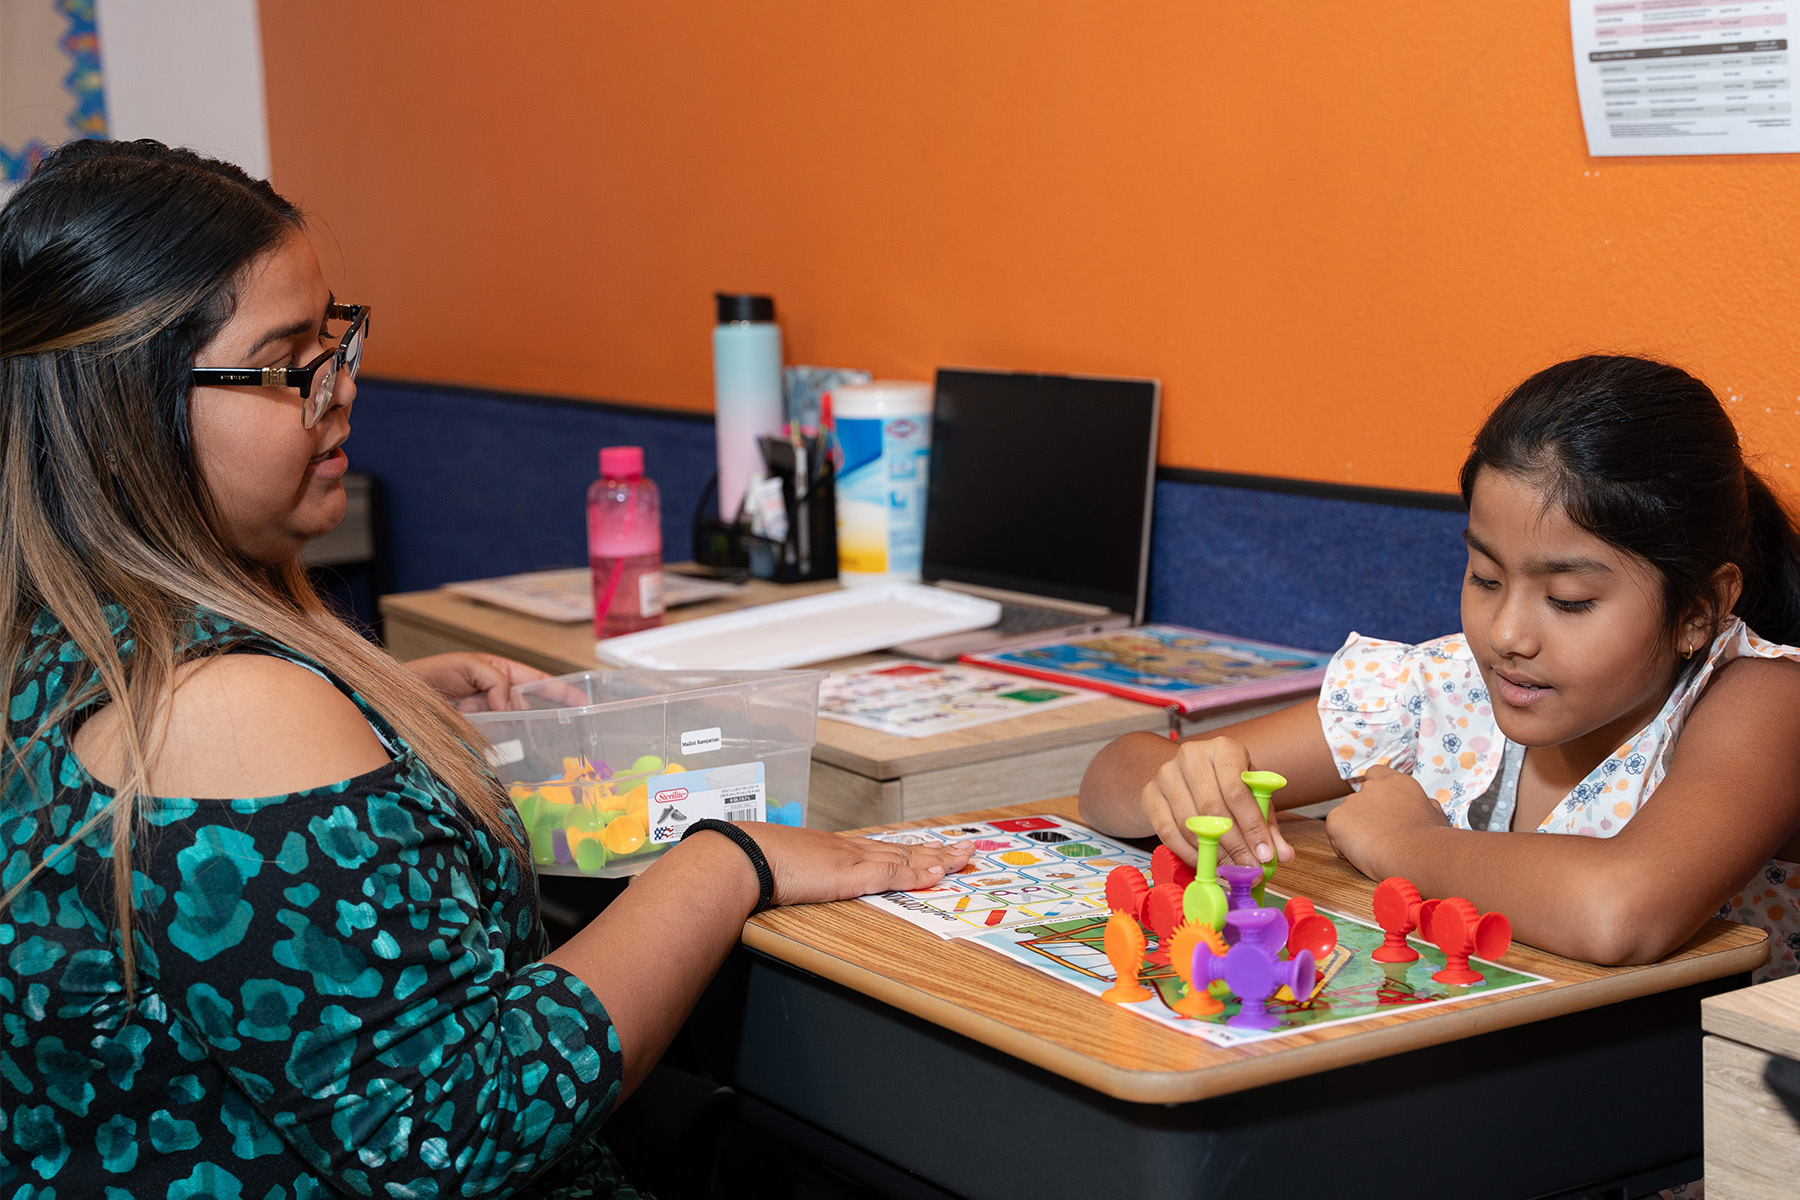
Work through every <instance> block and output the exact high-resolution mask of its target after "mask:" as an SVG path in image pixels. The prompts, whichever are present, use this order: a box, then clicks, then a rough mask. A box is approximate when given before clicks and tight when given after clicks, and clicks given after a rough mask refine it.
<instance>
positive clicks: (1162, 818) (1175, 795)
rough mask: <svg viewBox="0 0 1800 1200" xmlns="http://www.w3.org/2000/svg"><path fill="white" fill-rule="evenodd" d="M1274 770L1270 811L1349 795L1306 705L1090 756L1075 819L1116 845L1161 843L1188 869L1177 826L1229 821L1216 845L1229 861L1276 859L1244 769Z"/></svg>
mask: <svg viewBox="0 0 1800 1200" xmlns="http://www.w3.org/2000/svg"><path fill="white" fill-rule="evenodd" d="M1250 770H1256V771H1274V772H1276V773H1278V774H1280V775H1282V776H1284V777H1285V778H1286V779H1287V781H1288V782H1287V786H1286V787H1285V788H1282V789H1281V790H1280V791H1278V792H1276V793H1275V796H1274V799H1273V801H1272V803H1273V805H1274V807H1275V808H1277V809H1284V808H1294V807H1296V806H1298V805H1302V804H1314V803H1317V802H1318V801H1320V800H1329V799H1331V798H1333V797H1334V796H1342V795H1344V794H1345V793H1346V792H1348V791H1349V790H1350V785H1349V784H1347V783H1345V782H1344V781H1343V780H1342V779H1341V778H1340V777H1339V776H1338V772H1337V767H1336V765H1334V764H1333V762H1332V759H1331V751H1330V748H1329V747H1328V746H1327V745H1326V744H1325V734H1324V732H1323V730H1322V729H1321V727H1320V725H1319V710H1318V707H1317V705H1316V704H1315V702H1314V701H1312V700H1310V699H1309V700H1306V701H1303V702H1302V703H1299V704H1296V705H1294V706H1292V707H1291V708H1284V709H1282V710H1281V711H1279V712H1273V713H1269V714H1267V715H1266V716H1261V717H1254V718H1252V719H1251V720H1248V721H1240V722H1239V723H1237V724H1236V725H1228V726H1226V727H1224V728H1222V729H1214V730H1208V731H1207V732H1206V733H1205V734H1203V735H1200V736H1196V737H1194V738H1191V739H1189V740H1187V741H1184V742H1180V743H1176V742H1171V741H1169V740H1168V739H1167V738H1165V737H1159V736H1157V735H1156V734H1153V733H1128V734H1126V735H1125V736H1124V737H1122V738H1119V739H1117V740H1116V741H1114V742H1112V743H1111V744H1110V745H1108V746H1107V747H1106V748H1105V749H1103V750H1101V751H1100V753H1099V754H1097V755H1095V756H1094V761H1093V762H1092V763H1090V764H1088V769H1087V774H1086V775H1084V776H1083V777H1082V780H1081V797H1080V799H1081V815H1082V818H1083V819H1084V820H1086V821H1087V822H1088V823H1089V824H1091V825H1093V826H1094V827H1095V828H1097V829H1100V830H1102V831H1103V832H1106V833H1110V834H1113V835H1115V836H1117V837H1149V836H1151V835H1152V834H1154V835H1155V836H1157V837H1159V838H1161V839H1162V841H1163V842H1164V843H1165V844H1167V845H1168V846H1170V847H1172V848H1173V849H1174V850H1175V852H1176V853H1177V854H1179V855H1181V857H1182V858H1184V859H1186V860H1187V861H1188V862H1190V863H1191V862H1193V861H1194V837H1193V834H1191V833H1189V832H1188V829H1187V826H1186V824H1185V822H1186V820H1187V818H1189V817H1191V816H1194V815H1196V814H1200V813H1205V814H1211V815H1222V816H1229V817H1230V818H1232V821H1233V826H1232V829H1231V832H1229V833H1227V834H1226V835H1225V836H1224V837H1223V838H1221V839H1220V841H1219V847H1220V849H1221V850H1222V851H1223V852H1224V853H1225V854H1227V855H1229V856H1230V857H1231V859H1232V860H1233V861H1234V862H1238V863H1243V864H1246V865H1248V864H1250V863H1255V862H1267V861H1269V859H1270V858H1271V857H1279V858H1280V859H1281V860H1282V861H1284V862H1285V861H1286V860H1288V859H1291V858H1293V857H1294V851H1293V849H1292V847H1290V846H1289V845H1288V844H1287V841H1286V839H1284V838H1283V837H1282V836H1281V833H1280V831H1279V830H1278V829H1271V828H1270V827H1269V826H1268V824H1267V823H1265V822H1264V821H1263V819H1262V811H1261V810H1260V809H1258V808H1257V806H1256V799H1255V797H1253V796H1252V795H1251V794H1250V789H1249V788H1247V787H1245V786H1244V783H1243V780H1241V779H1240V778H1239V775H1241V774H1242V773H1243V772H1245V771H1250ZM1258 848H1260V852H1259V850H1258Z"/></svg>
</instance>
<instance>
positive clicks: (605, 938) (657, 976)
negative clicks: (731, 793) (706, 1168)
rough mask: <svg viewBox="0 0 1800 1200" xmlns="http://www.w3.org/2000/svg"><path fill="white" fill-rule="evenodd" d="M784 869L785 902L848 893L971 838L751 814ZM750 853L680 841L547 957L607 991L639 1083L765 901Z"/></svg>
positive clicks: (919, 879) (916, 882)
mask: <svg viewBox="0 0 1800 1200" xmlns="http://www.w3.org/2000/svg"><path fill="white" fill-rule="evenodd" d="M742 824H743V827H744V829H745V830H746V831H747V832H748V833H749V834H750V836H751V837H752V838H754V839H755V840H756V843H757V846H758V847H759V848H760V849H761V850H762V852H763V855H764V857H765V858H767V859H768V862H769V868H770V870H771V871H772V872H773V873H774V876H775V902H776V903H777V904H807V903H813V902H816V901H822V900H847V899H849V898H851V897H853V896H863V895H867V894H869V893H871V892H886V891H907V890H910V889H913V888H920V887H925V886H926V885H928V884H930V883H933V882H936V881H937V880H940V879H942V878H943V877H944V874H945V872H946V871H955V870H958V869H959V868H961V867H962V866H963V865H964V864H966V863H967V862H968V860H969V851H968V850H966V849H965V850H953V849H952V848H950V847H948V846H901V845H894V844H891V843H888V842H876V841H871V840H869V839H867V838H859V837H843V836H840V835H838V834H835V833H826V832H824V831H823V830H818V829H797V828H792V827H789V826H785V825H772V824H769V825H765V824H755V823H749V822H744V823H742ZM757 888H758V885H757V879H756V873H755V871H754V870H753V869H752V867H751V865H750V859H749V857H748V856H747V855H746V854H745V853H744V852H743V850H741V849H739V848H738V846H737V845H736V844H735V843H733V842H732V841H731V840H730V839H729V838H727V837H725V836H724V835H723V834H719V833H713V832H710V831H708V832H705V833H701V834H697V835H695V836H694V837H691V838H689V839H688V840H686V841H684V842H681V843H679V844H678V845H676V846H674V847H672V848H671V849H669V850H668V851H667V852H665V853H664V854H663V856H662V857H661V858H659V859H658V860H657V861H656V862H654V863H652V864H651V865H650V866H649V867H648V868H646V869H645V871H644V873H643V874H641V875H639V876H638V877H637V878H636V879H634V880H632V882H631V886H629V887H627V888H626V889H625V891H624V892H623V893H621V894H620V895H619V897H618V898H617V899H616V900H614V901H613V902H612V903H611V904H609V905H608V906H607V907H606V910H605V911H604V912H602V913H601V914H600V915H599V916H597V917H595V918H594V919H593V920H592V921H590V922H589V923H588V925H587V927H586V928H584V929H583V930H582V931H581V932H580V933H578V934H576V935H575V936H574V937H572V938H570V939H569V940H568V941H567V942H564V943H563V944H562V945H561V946H559V947H557V948H556V950H555V951H554V952H553V953H551V954H549V955H548V956H547V957H546V959H545V961H546V962H550V963H553V964H555V965H556V966H559V967H562V968H563V969H564V970H566V971H568V972H569V973H571V974H573V975H574V976H576V977H577V978H578V979H580V980H581V981H582V982H583V983H585V984H587V985H588V987H589V989H591V990H592V991H593V993H594V994H595V995H596V996H598V997H599V998H600V1001H601V1003H602V1004H603V1005H605V1007H606V1014H607V1016H608V1017H610V1018H611V1020H612V1023H613V1026H614V1027H615V1028H616V1029H617V1030H618V1032H619V1042H620V1045H621V1047H622V1049H623V1051H624V1056H625V1084H624V1092H623V1095H622V1096H621V1099H622V1098H623V1096H628V1095H630V1094H631V1091H632V1089H633V1088H635V1087H636V1086H637V1085H638V1083H639V1082H641V1081H642V1080H643V1078H644V1076H645V1075H646V1074H648V1073H649V1071H650V1068H651V1067H653V1066H655V1065H656V1061H657V1060H658V1059H659V1058H661V1057H662V1053H663V1051H664V1050H665V1049H667V1048H668V1045H669V1041H670V1040H671V1039H672V1038H673V1037H674V1036H675V1033H676V1031H677V1030H678V1029H680V1028H681V1023H682V1022H683V1021H685V1020H687V1015H688V1013H689V1012H690V1011H691V1010H692V1009H693V1007H694V1004H695V1002H696V1001H698V1000H699V998H700V993H701V992H703V991H704V990H705V989H706V985H707V984H708V983H709V982H710V981H711V980H712V977H713V975H714V974H715V973H716V972H717V971H718V969H719V966H720V964H722V963H723V962H724V961H725V956H726V954H728V953H729V952H730V951H731V948H732V947H733V946H735V945H737V940H738V935H739V934H740V933H742V932H743V928H744V921H745V920H746V919H748V918H749V916H750V911H751V909H753V908H755V907H756V901H757V896H758V890H757Z"/></svg>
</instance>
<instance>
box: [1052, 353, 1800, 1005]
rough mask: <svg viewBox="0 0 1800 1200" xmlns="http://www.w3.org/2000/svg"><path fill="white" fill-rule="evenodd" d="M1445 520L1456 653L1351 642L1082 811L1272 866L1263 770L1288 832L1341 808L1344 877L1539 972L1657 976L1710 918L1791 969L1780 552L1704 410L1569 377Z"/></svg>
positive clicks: (1489, 432)
mask: <svg viewBox="0 0 1800 1200" xmlns="http://www.w3.org/2000/svg"><path fill="white" fill-rule="evenodd" d="M1462 494H1463V500H1464V502H1465V504H1467V506H1468V510H1469V523H1468V529H1467V531H1466V533H1465V534H1464V537H1465V540H1466V541H1467V542H1468V551H1469V567H1468V573H1467V575H1466V576H1465V578H1464V581H1463V588H1462V618H1463V622H1462V623H1463V630H1462V633H1461V634H1456V635H1451V636H1449V637H1443V638H1439V639H1437V640H1436V641H1432V642H1426V643H1423V644H1421V645H1417V646H1407V645H1400V644H1397V643H1393V642H1382V641H1377V640H1375V639H1373V638H1365V637H1361V636H1359V635H1357V634H1351V635H1350V639H1349V641H1348V642H1346V643H1345V645H1344V647H1343V649H1341V650H1339V651H1338V653H1337V655H1336V656H1335V657H1334V658H1333V659H1332V661H1331V665H1330V668H1329V669H1328V671H1327V675H1326V680H1325V683H1324V685H1323V687H1322V688H1321V689H1320V693H1319V698H1318V701H1317V703H1316V704H1313V703H1307V704H1302V705H1297V706H1295V707H1293V708H1289V709H1286V710H1283V711H1282V712H1279V713H1274V714H1271V715H1269V716H1265V717H1259V718H1256V719H1254V720H1251V721H1245V722H1243V723H1241V724H1238V725H1234V726H1231V727H1229V728H1227V729H1224V730H1219V731H1216V732H1212V733H1208V734H1206V735H1204V737H1203V738H1201V739H1194V740H1190V741H1187V742H1183V743H1181V744H1180V745H1175V744H1173V743H1171V742H1168V741H1166V740H1164V739H1162V738H1158V737H1156V736H1154V735H1150V734H1130V735H1127V736H1126V737H1123V738H1120V739H1119V740H1118V741H1116V742H1114V743H1112V744H1111V745H1110V746H1108V747H1107V748H1106V749H1105V750H1103V751H1101V753H1100V754H1099V755H1097V756H1096V757H1095V759H1094V761H1093V764H1092V765H1091V766H1090V767H1089V768H1088V772H1087V776H1086V778H1085V779H1084V780H1083V781H1082V786H1081V809H1082V812H1083V814H1084V815H1085V816H1086V817H1087V818H1088V820H1090V821H1091V822H1092V823H1094V824H1095V825H1096V826H1098V827H1099V828H1101V829H1105V830H1107V831H1109V832H1111V833H1114V834H1120V835H1125V836H1143V835H1149V834H1152V833H1154V834H1155V835H1157V836H1158V837H1160V838H1161V839H1162V840H1163V841H1164V842H1165V843H1167V844H1168V845H1169V846H1171V847H1173V848H1174V849H1175V850H1176V852H1177V853H1179V854H1181V855H1182V856H1183V857H1185V858H1186V859H1187V860H1188V861H1190V862H1191V861H1192V860H1193V857H1194V849H1193V842H1192V840H1191V838H1190V837H1189V835H1188V832H1187V830H1186V827H1185V824H1184V822H1185V820H1186V818H1188V817H1190V816H1193V815H1195V814H1196V813H1210V814H1218V815H1225V816H1229V817H1231V818H1232V819H1233V820H1234V822H1235V823H1236V824H1235V828H1234V830H1233V831H1232V832H1231V833H1230V834H1228V835H1227V837H1226V839H1225V842H1224V843H1223V844H1224V846H1225V849H1226V850H1227V851H1228V852H1229V853H1230V854H1231V856H1232V857H1233V858H1234V859H1236V860H1237V861H1238V862H1242V863H1251V862H1256V861H1263V862H1267V861H1269V859H1270V858H1272V857H1279V858H1284V859H1285V858H1289V857H1291V856H1292V854H1293V851H1292V849H1291V848H1290V847H1289V846H1288V844H1287V843H1286V841H1285V840H1284V839H1283V838H1282V836H1281V832H1280V829H1279V827H1278V826H1277V825H1275V824H1273V823H1265V822H1264V821H1263V819H1262V816H1261V813H1260V812H1259V811H1258V809H1257V806H1256V803H1255V801H1254V799H1253V798H1252V797H1251V795H1250V792H1249V789H1248V788H1246V787H1245V786H1244V785H1243V783H1242V782H1241V781H1240V779H1239V778H1238V776H1239V774H1240V773H1241V772H1243V771H1246V770H1250V769H1252V768H1254V769H1259V770H1272V771H1277V772H1279V773H1280V774H1282V775H1284V776H1286V777H1287V780H1288V785H1287V787H1286V788H1284V789H1283V790H1282V791H1280V792H1278V793H1276V797H1275V803H1276V806H1277V807H1279V808H1291V807H1295V806H1298V805H1304V804H1312V803H1315V802H1317V801H1320V800H1327V799H1332V798H1335V797H1339V796H1345V795H1348V796H1349V798H1348V799H1347V800H1345V801H1344V803H1342V804H1341V805H1339V806H1338V807H1337V808H1335V809H1333V810H1332V812H1331V813H1330V815H1329V817H1328V818H1327V829H1328V830H1329V832H1330V835H1331V839H1332V843H1333V845H1334V846H1335V847H1336V848H1337V850H1338V852H1339V853H1340V854H1341V855H1343V856H1344V858H1346V859H1348V860H1349V861H1350V862H1351V863H1352V864H1353V865H1354V866H1356V867H1357V869H1358V870H1360V871H1362V872H1363V873H1364V874H1365V875H1368V876H1369V877H1371V878H1374V879H1380V878H1383V877H1385V876H1389V875H1401V876H1405V877H1406V878H1408V879H1411V880H1412V881H1413V882H1414V883H1416V884H1417V885H1418V886H1419V888H1420V890H1421V891H1422V892H1424V893H1425V894H1426V895H1430V896H1450V895H1457V896H1466V897H1467V898H1468V899H1470V900H1472V901H1474V902H1475V904H1476V905H1478V906H1479V907H1481V908H1483V909H1491V910H1498V911H1500V912H1504V913H1506V914H1507V916H1508V917H1510V918H1511V920H1512V923H1513V928H1514V930H1515V932H1516V933H1517V935H1518V937H1519V938H1520V940H1522V941H1525V942H1528V943H1530V944H1532V945H1534V946H1539V947H1542V948H1543V949H1546V950H1550V951H1553V952H1555V953H1558V954H1562V955H1565V956H1567V957H1570V958H1579V959H1586V960H1588V961H1590V962H1597V963H1608V964H1616V963H1639V962H1651V961H1653V960H1655V959H1658V958H1661V957H1662V956H1663V955H1665V954H1667V953H1669V952H1670V951H1671V950H1673V949H1675V948H1676V947H1678V946H1680V945H1681V944H1682V943H1683V942H1684V941H1686V940H1687V939H1688V938H1689V937H1690V936H1692V935H1693V933H1694V931H1695V930H1696V929H1697V928H1698V927H1699V926H1700V924H1701V922H1703V921H1704V920H1705V919H1706V918H1707V917H1709V916H1712V915H1714V914H1715V913H1716V914H1718V915H1722V916H1731V917H1734V918H1736V919H1738V920H1742V921H1748V922H1751V923H1761V924H1763V925H1765V926H1767V927H1769V928H1770V929H1771V931H1772V933H1773V934H1774V945H1773V953H1772V958H1771V962H1770V965H1769V967H1768V968H1767V969H1765V971H1764V973H1763V974H1764V976H1768V975H1771V974H1791V973H1793V972H1794V971H1795V968H1796V951H1800V916H1797V915H1796V912H1795V908H1796V906H1795V904H1794V903H1793V902H1794V901H1795V900H1800V890H1796V889H1800V874H1795V872H1796V871H1800V867H1792V866H1789V865H1788V864H1789V862H1790V861H1795V860H1800V837H1796V836H1795V835H1796V832H1797V831H1800V649H1796V645H1800V535H1797V534H1796V531H1795V527H1794V523H1793V521H1792V519H1791V518H1790V517H1789V515H1788V513H1787V512H1786V511H1785V510H1784V509H1783V508H1782V506H1781V504H1780V503H1779V502H1778V501H1777V500H1776V498H1775V497H1774V495H1773V494H1772V493H1771V492H1770V491H1769V488H1768V486H1767V485H1766V484H1765V483H1764V482H1763V480H1762V479H1761V478H1759V477H1758V476H1757V474H1756V473H1755V471H1753V470H1752V469H1751V468H1750V467H1749V466H1747V465H1746V464H1745V462H1744V460H1743V455H1742V452H1741V451H1740V449H1739V446H1738V438H1737V431H1736V429H1734V428H1733V427H1732V424H1731V421H1730V419H1729V418H1728V417H1727V416H1726V415H1725V412H1724V409H1723V408H1722V407H1721V406H1720V404H1719V402H1718V399H1717V398H1716V397H1715V396H1714V395H1713V394H1712V392H1711V391H1710V390H1709V389H1708V388H1707V387H1706V386H1705V385H1704V384H1702V383H1701V382H1700V381H1699V380H1697V379H1695V378H1694V377H1693V376H1691V375H1689V374H1687V373H1686V372H1685V371H1681V370H1678V369H1677V368H1675V367H1671V366H1667V365H1665V364H1662V363H1657V362H1650V361H1647V360H1645V359H1641V358H1629V357H1600V356H1594V357H1588V358H1579V359H1575V360H1573V361H1570V362H1565V363H1560V364H1558V365H1557V366H1554V367H1551V368H1549V369H1548V370H1545V371H1542V372H1540V373H1539V374H1537V375H1534V376H1532V377H1531V378H1530V379H1528V380H1526V381H1525V382H1524V383H1522V384H1520V385H1519V387H1518V388H1517V389H1516V390H1515V391H1514V392H1513V393H1512V394H1511V395H1510V396H1508V397H1507V398H1506V400H1505V401H1503V402H1502V403H1501V404H1500V406H1499V407H1498V408H1496V409H1495V410H1494V412H1493V414H1492V415H1491V416H1490V417H1489V418H1488V420H1487V423H1486V424H1485V425H1484V426H1483V427H1482V429H1481V432H1480V433H1479V434H1478V435H1477V436H1476V438H1475V445H1474V447H1473V449H1471V451H1470V452H1469V457H1468V460H1467V461H1466V462H1465V463H1464V465H1463V469H1462ZM1353 789H1354V791H1353ZM1352 793H1353V794H1352ZM1506 833H1511V834H1544V833H1551V834H1558V833H1560V834H1576V835H1579V836H1575V837H1538V836H1496V835H1499V834H1506ZM1790 839H1792V840H1791V841H1790Z"/></svg>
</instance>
